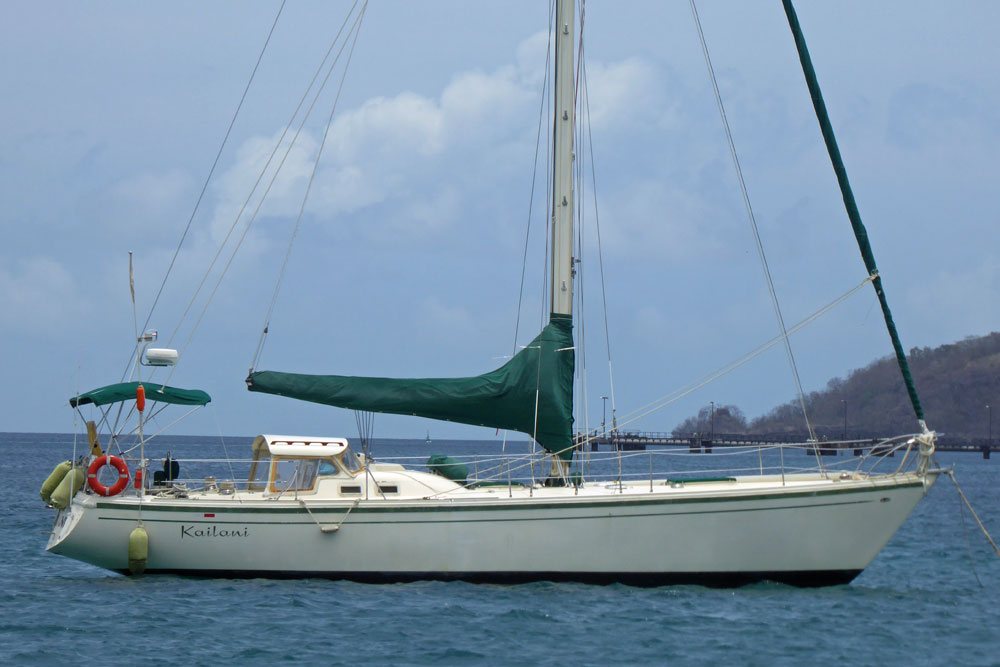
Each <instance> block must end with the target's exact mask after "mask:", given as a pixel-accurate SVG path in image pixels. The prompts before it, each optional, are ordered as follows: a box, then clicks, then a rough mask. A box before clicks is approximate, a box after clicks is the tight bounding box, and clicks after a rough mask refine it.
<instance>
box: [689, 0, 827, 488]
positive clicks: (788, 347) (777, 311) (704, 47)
mask: <svg viewBox="0 0 1000 667" xmlns="http://www.w3.org/2000/svg"><path fill="white" fill-rule="evenodd" d="M689 3H690V5H691V15H692V17H693V18H694V24H695V27H696V28H697V30H698V39H699V41H700V42H701V51H702V54H703V55H704V57H705V65H706V67H707V68H708V74H709V79H710V80H711V83H712V91H713V92H714V93H715V102H716V104H717V106H718V107H719V115H720V117H721V118H722V126H723V129H725V132H726V141H727V142H728V144H729V153H730V155H731V156H732V159H733V166H734V167H735V169H736V176H737V180H738V181H739V186H740V193H741V194H742V195H743V204H744V206H745V207H746V211H747V218H748V220H749V222H750V228H751V230H752V231H753V238H754V242H755V244H756V246H757V255H758V256H759V257H760V263H761V268H762V269H763V271H764V277H765V279H766V282H767V290H768V292H769V294H770V295H771V305H772V306H773V307H774V315H775V317H776V318H777V321H778V327H779V328H780V329H781V333H782V340H783V341H784V343H785V353H786V355H787V356H788V364H789V366H790V367H791V370H792V377H793V378H794V380H795V390H796V392H797V393H798V399H799V406H800V407H801V408H802V417H803V418H804V419H805V422H806V429H807V430H808V431H809V438H810V439H811V440H813V441H815V440H816V432H815V431H814V430H813V426H812V423H811V422H810V421H809V414H808V411H807V410H806V401H805V394H804V393H803V391H802V382H801V381H800V379H799V369H798V366H797V365H796V363H795V355H794V354H793V353H792V344H791V342H790V341H789V339H788V331H787V329H786V327H785V318H784V317H783V316H782V314H781V306H780V305H779V303H778V295H777V292H775V289H774V281H773V280H772V279H771V269H770V267H769V266H768V263H767V256H766V255H765V254H764V245H763V243H762V242H761V239H760V231H759V230H758V229H757V219H756V217H755V216H754V212H753V206H751V204H750V195H749V194H748V192H747V186H746V182H745V180H744V179H743V169H742V168H741V167H740V159H739V155H738V154H737V152H736V144H735V143H734V141H733V134H732V131H731V130H730V129H729V119H728V118H727V117H726V108H725V106H724V104H723V102H722V94H721V93H720V92H719V83H718V81H717V80H716V77H715V68H714V67H713V66H712V58H711V56H710V55H709V53H708V43H707V42H706V41H705V33H704V31H702V28H701V19H700V18H699V16H698V8H697V6H696V5H695V0H689ZM816 462H817V463H818V464H819V467H820V470H823V469H824V466H823V459H822V457H821V456H820V454H819V450H818V449H816Z"/></svg>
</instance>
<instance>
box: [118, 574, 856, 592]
mask: <svg viewBox="0 0 1000 667" xmlns="http://www.w3.org/2000/svg"><path fill="white" fill-rule="evenodd" d="M117 572H119V573H120V574H129V573H128V571H127V570H117ZM146 574H147V575H149V574H176V575H181V576H188V577H211V578H221V579H342V580H347V581H357V582H361V583H366V584H390V583H405V582H411V581H428V580H431V581H467V582H470V583H474V584H526V583H530V582H533V581H559V582H578V583H583V584H597V585H601V586H605V585H608V584H625V585H627V586H641V587H652V586H677V585H682V584H691V585H696V586H708V587H711V588H735V587H737V586H745V585H747V584H755V583H758V582H761V581H774V582H777V583H781V584H788V585H790V586H800V587H803V588H817V587H820V586H837V585H840V584H847V583H850V582H851V580H852V579H854V578H855V577H856V576H858V575H859V574H861V570H811V571H798V572H270V571H266V570H146Z"/></svg>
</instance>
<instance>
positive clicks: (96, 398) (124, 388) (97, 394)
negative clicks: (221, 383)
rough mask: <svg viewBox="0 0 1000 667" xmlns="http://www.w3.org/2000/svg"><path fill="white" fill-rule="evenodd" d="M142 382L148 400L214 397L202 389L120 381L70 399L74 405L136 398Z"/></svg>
mask: <svg viewBox="0 0 1000 667" xmlns="http://www.w3.org/2000/svg"><path fill="white" fill-rule="evenodd" d="M140 384H142V385H143V386H144V387H145V388H146V400H148V401H150V402H153V401H155V402H159V403H173V404H175V405H205V404H206V403H208V402H209V401H211V400H212V397H211V396H209V395H208V394H206V393H205V392H203V391H202V390H200V389H178V388H177V387H168V386H166V385H162V384H158V383H156V382H144V383H140V382H119V383H118V384H109V385H108V386H106V387H100V388H98V389H91V390H90V391H88V392H87V393H85V394H79V395H77V396H73V397H72V398H70V399H69V404H70V405H71V406H72V407H74V408H75V407H77V406H78V405H87V404H88V403H93V404H94V405H107V404H108V403H118V402H119V401H130V400H135V390H136V389H137V388H138V387H139V385H140Z"/></svg>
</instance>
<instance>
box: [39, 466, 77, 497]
mask: <svg viewBox="0 0 1000 667" xmlns="http://www.w3.org/2000/svg"><path fill="white" fill-rule="evenodd" d="M72 468H73V464H72V463H70V462H69V461H63V462H62V463H60V464H59V465H57V466H56V467H55V468H53V469H52V473H51V474H50V475H49V476H48V477H46V478H45V481H44V482H42V490H41V492H40V494H41V496H42V500H43V501H44V502H46V503H47V502H49V500H50V499H51V498H52V492H53V491H55V490H56V487H58V486H59V482H61V481H63V477H65V476H66V473H68V472H69V471H70V470H71V469H72Z"/></svg>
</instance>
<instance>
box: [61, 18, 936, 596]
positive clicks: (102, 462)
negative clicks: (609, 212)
mask: <svg viewBox="0 0 1000 667" xmlns="http://www.w3.org/2000/svg"><path fill="white" fill-rule="evenodd" d="M790 6H791V5H790V3H787V7H789V8H790ZM555 12H556V13H555V21H554V26H555V29H554V33H555V40H554V48H555V57H554V59H553V61H554V69H555V73H554V105H553V106H554V113H553V116H552V123H553V128H554V131H553V148H552V150H553V156H554V159H553V166H552V174H551V183H552V187H553V196H552V202H553V206H552V230H553V231H552V236H551V258H550V260H549V268H550V275H549V277H548V283H549V285H548V288H549V305H550V309H551V314H550V316H549V318H548V322H547V324H545V326H544V327H543V328H542V329H541V331H540V332H539V333H538V335H537V336H536V337H535V338H534V340H532V341H531V342H530V343H529V344H528V345H527V346H525V347H524V349H522V350H520V351H519V352H518V353H517V354H516V355H514V356H513V357H512V358H511V359H510V360H509V361H507V362H506V363H505V364H503V365H502V366H501V367H499V368H498V369H496V370H494V371H492V372H490V373H486V374H484V375H479V376H474V377H464V378H422V379H393V378H375V377H353V376H341V375H314V374H299V373H288V372H280V371H269V370H255V369H251V372H250V374H249V376H248V377H247V378H246V383H247V386H248V388H249V390H250V391H253V392H260V393H266V394H274V395H279V396H285V397H289V398H293V399H297V400H305V401H312V402H316V403H322V404H326V405H330V406H335V407H337V408H346V409H352V410H357V411H366V412H384V413H394V414H405V415H418V416H422V417H427V418H431V419H438V420H448V421H453V422H459V423H463V424H474V425H481V426H486V427H490V428H496V429H507V430H510V431H515V432H519V433H523V434H527V435H528V436H530V437H531V438H532V441H533V442H534V443H537V445H538V446H540V447H541V448H542V451H543V452H544V454H543V455H544V461H545V465H546V468H547V472H546V474H544V475H542V476H541V478H540V479H536V478H535V477H534V466H533V464H528V465H531V471H532V477H531V478H530V479H529V480H527V481H524V480H523V479H522V480H521V481H514V477H513V475H512V474H511V466H510V464H508V466H507V469H506V471H503V470H501V473H500V474H495V475H492V476H490V475H485V476H484V475H481V474H479V473H478V471H477V473H476V474H470V471H469V469H468V466H467V465H465V464H463V463H462V462H460V461H458V460H456V459H453V458H450V457H437V458H435V457H432V460H430V461H428V463H427V465H426V466H425V467H424V468H418V467H413V466H410V467H406V466H403V465H401V464H398V463H386V462H381V461H375V460H374V459H372V458H371V457H370V456H366V455H365V454H363V453H358V452H355V451H354V450H353V449H352V447H351V446H350V443H349V442H348V440H347V439H346V438H344V437H340V436H315V435H276V434H263V435H260V436H258V437H256V438H255V439H254V441H253V443H252V446H251V452H250V454H251V462H250V464H249V472H248V474H247V476H246V478H245V479H233V480H226V481H219V480H216V479H215V478H214V477H213V478H209V479H206V480H205V483H204V484H203V485H199V486H194V485H191V486H189V485H187V484H178V483H177V480H176V478H177V475H176V472H177V471H176V469H175V468H174V466H173V463H172V462H171V461H169V460H167V461H164V466H163V470H157V471H154V472H153V474H152V476H150V474H149V467H150V466H149V461H148V459H146V457H145V452H144V449H142V448H140V450H139V453H138V457H136V455H135V452H134V451H132V452H131V453H128V452H120V453H119V455H113V454H111V453H110V452H105V451H104V449H103V448H102V445H101V442H100V440H99V438H98V437H97V433H96V431H97V429H96V427H95V426H92V427H90V428H89V429H88V441H89V447H90V451H89V452H88V453H86V454H85V455H83V456H81V457H79V458H78V459H76V460H73V461H68V462H66V463H65V464H62V465H61V468H57V469H56V470H55V471H53V474H52V475H51V476H50V478H49V479H48V480H46V483H45V486H43V490H42V497H43V499H44V500H45V501H46V502H48V503H50V504H51V505H52V506H53V507H54V508H55V509H57V514H56V518H55V520H54V525H53V529H52V534H51V536H50V539H49V542H48V545H47V549H48V551H50V552H52V553H55V554H60V555H63V556H66V557H69V558H74V559H77V560H80V561H84V562H87V563H91V564H94V565H97V566H99V567H102V568H106V569H108V570H112V571H115V572H120V573H123V574H129V573H132V574H139V573H147V574H156V573H173V574H183V575H202V576H219V577H261V576H263V577H328V578H338V579H350V580H355V581H363V582H401V581H414V580H423V579H437V580H465V581H472V582H499V583H517V582H528V581H539V580H548V581H579V582H591V583H600V584H606V583H613V582H619V583H624V584H632V585H643V586H647V585H665V584H675V583H697V584H705V585H713V586H733V585H742V584H746V583H750V582H756V581H762V580H773V581H778V582H784V583H788V584H793V585H801V586H820V585H832V584H843V583H847V582H849V581H851V580H852V579H853V578H854V577H856V576H857V575H858V574H859V573H860V572H861V571H862V570H863V569H864V568H865V567H866V566H867V565H868V564H869V563H871V561H872V560H873V559H874V558H875V557H876V555H877V554H878V553H879V551H880V550H881V549H882V548H883V547H884V546H885V544H886V543H887V542H888V541H889V539H890V538H891V537H892V535H893V534H894V533H895V532H896V530H897V529H898V528H899V527H900V525H901V524H902V523H903V521H904V520H905V519H906V518H907V516H908V515H909V514H910V513H911V511H912V510H913V508H914V507H915V506H916V505H917V503H918V502H919V501H920V500H921V498H923V497H924V495H926V493H927V492H928V490H929V489H930V488H931V486H932V485H933V484H934V482H935V480H936V479H937V477H938V475H939V474H940V472H941V471H940V470H937V469H936V468H935V467H934V466H933V465H932V455H933V453H934V442H935V435H934V433H933V432H932V431H930V430H928V429H927V428H926V426H925V425H924V424H923V420H922V415H921V414H920V413H919V408H918V418H919V419H920V425H921V432H920V433H917V434H915V435H913V436H912V437H910V436H906V437H904V438H902V439H901V440H899V441H898V442H895V443H893V445H892V448H893V450H894V451H899V452H901V453H902V454H903V456H902V461H903V463H902V464H900V465H899V466H898V467H897V468H896V469H895V470H893V471H890V472H885V473H876V472H874V471H868V472H865V471H863V470H861V469H857V470H851V471H844V472H838V473H831V472H828V471H826V470H822V469H820V470H817V471H815V472H795V473H789V472H786V471H785V470H781V471H780V472H776V473H771V472H768V473H766V474H765V473H763V471H762V474H759V475H746V476H732V477H728V476H727V477H716V478H701V479H698V478H691V477H683V476H680V477H679V476H676V475H663V476H654V474H653V473H652V472H651V473H650V475H649V477H648V479H634V478H633V479H624V478H623V477H621V476H618V477H617V478H616V479H611V480H608V479H588V478H587V477H585V476H584V475H582V474H580V471H579V470H578V469H577V470H575V469H574V468H573V462H574V457H577V460H578V459H579V457H580V456H581V451H582V447H583V446H585V445H586V444H587V442H586V440H581V439H580V438H578V437H575V436H574V432H573V382H574V372H575V345H574V338H573V289H574V277H575V276H574V257H573V238H574V234H573V225H574V214H573V206H574V174H573V171H574V170H573V161H574V147H573V141H574V127H575V125H574V123H575V119H576V90H575V81H576V76H575V72H574V62H575V54H574V45H575V34H576V28H575V8H574V2H573V0H559V1H558V2H557V3H556V9H555ZM803 48H804V44H803ZM824 129H825V128H824ZM838 175H839V172H838ZM845 199H846V197H845ZM852 221H853V220H852ZM862 254H863V255H865V260H866V263H867V262H868V258H869V256H870V254H871V253H870V249H868V250H866V249H865V248H864V247H863V248H862ZM869 271H870V273H871V275H870V276H869V278H870V280H871V281H872V282H873V283H875V287H876V291H877V293H878V294H879V297H880V300H881V301H882V303H883V304H885V300H884V295H883V292H882V290H881V286H880V283H878V275H877V271H876V270H875V268H874V260H873V259H872V260H871V265H870V266H869ZM887 308H888V306H887V305H886V306H885V309H886V312H888V311H887ZM887 320H888V316H887ZM891 333H892V335H893V338H894V343H895V342H896V340H897V337H896V336H895V331H894V329H892V330H891ZM153 338H154V337H152V336H148V337H146V338H145V339H141V340H140V343H141V344H142V350H141V351H140V352H139V359H140V363H141V364H143V365H152V366H166V365H170V364H172V363H175V362H176V353H174V354H171V352H172V351H171V350H168V349H162V348H152V347H151V344H152V342H153ZM897 349H899V348H897ZM901 361H902V363H903V364H905V358H903V359H902V360H901ZM907 373H908V371H907V370H906V369H905V365H904V374H907ZM914 395H915V392H914ZM209 400H211V399H210V397H209V396H208V394H206V393H204V392H200V391H194V390H183V389H179V388H175V387H171V386H166V385H161V384H160V383H158V382H148V383H146V385H145V386H144V385H143V384H142V383H139V382H129V383H119V384H114V385H109V386H106V387H101V388H100V389H96V390H93V391H90V392H86V393H83V394H78V395H76V396H74V397H73V398H72V399H71V404H72V405H73V406H74V407H75V408H79V406H81V405H87V404H92V405H94V406H96V407H98V408H99V409H102V410H105V411H107V410H110V409H112V408H114V407H115V406H121V405H127V406H132V401H135V404H134V408H135V410H134V412H135V414H136V415H137V417H138V421H139V430H138V433H139V441H140V445H142V446H144V442H145V441H144V440H143V438H142V435H141V434H142V424H143V419H144V411H145V409H146V405H147V402H148V403H149V404H150V405H151V406H160V407H162V406H166V405H188V406H194V407H197V406H199V405H205V404H206V403H207V402H208V401H209ZM129 409H130V410H131V407H129ZM150 409H153V408H152V407H151V408H150ZM156 409H159V408H156ZM104 414H105V415H106V414H107V412H105V413H104ZM427 440H428V441H429V440H430V437H429V432H428V436H427ZM130 455H131V458H129V456H130ZM130 463H131V466H130V465H129V464H130ZM107 467H112V468H114V472H115V477H114V478H113V480H112V481H114V484H105V483H103V482H102V481H101V480H100V476H101V474H102V471H103V469H105V468H107ZM84 471H85V472H84ZM85 482H86V483H85Z"/></svg>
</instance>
